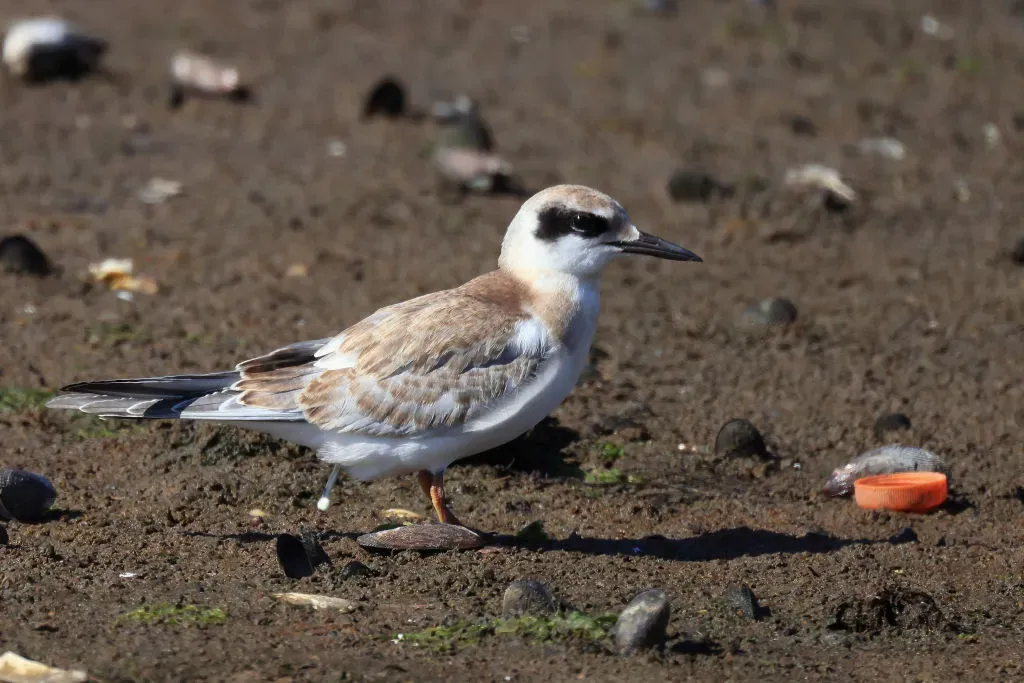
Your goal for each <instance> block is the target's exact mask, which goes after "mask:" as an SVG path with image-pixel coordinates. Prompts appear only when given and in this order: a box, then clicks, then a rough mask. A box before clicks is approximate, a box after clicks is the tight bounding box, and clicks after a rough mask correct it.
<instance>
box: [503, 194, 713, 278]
mask: <svg viewBox="0 0 1024 683" xmlns="http://www.w3.org/2000/svg"><path fill="white" fill-rule="evenodd" d="M623 254H642V255H645V256H654V257H657V258H663V259H669V260H671V261H698V262H699V261H700V260H701V258H700V257H699V256H697V255H696V254H694V253H693V252H692V251H690V250H689V249H684V248H683V247H680V246H678V245H676V244H673V243H671V242H669V241H667V240H664V239H662V238H660V237H655V236H654V235H650V234H647V233H645V232H641V231H640V230H639V229H637V227H636V226H635V225H633V222H632V221H631V220H630V218H629V214H627V213H626V210H625V209H623V208H622V205H621V204H619V203H618V202H617V201H615V200H614V199H612V198H611V197H609V196H608V195H606V194H604V193H603V192H598V191H597V190H594V189H591V188H589V187H584V186H582V185H555V186H554V187H549V188H547V189H546V190H541V191H540V192H538V193H537V194H535V195H533V196H532V197H530V199H528V200H527V201H526V202H525V203H524V204H523V206H522V208H520V209H519V212H518V213H517V214H516V215H515V217H514V218H513V219H512V222H511V223H510V224H509V226H508V231H507V232H506V233H505V239H504V241H503V242H502V246H501V257H500V258H499V261H498V263H499V265H500V266H501V268H503V269H505V270H508V271H510V272H520V273H529V272H536V273H561V274H567V275H573V276H576V277H583V278H591V277H596V276H598V275H600V273H601V271H602V270H603V269H604V267H605V266H606V265H608V263H610V262H611V261H613V260H614V259H616V258H618V257H619V256H622V255H623Z"/></svg>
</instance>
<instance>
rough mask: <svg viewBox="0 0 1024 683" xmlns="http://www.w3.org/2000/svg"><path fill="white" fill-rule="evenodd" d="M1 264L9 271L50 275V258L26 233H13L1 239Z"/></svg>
mask: <svg viewBox="0 0 1024 683" xmlns="http://www.w3.org/2000/svg"><path fill="white" fill-rule="evenodd" d="M0 264H3V268H4V270H6V271H7V272H9V273H19V274H22V275H38V276H40V277H42V276H43V275H48V274H49V273H50V271H51V270H52V269H51V267H50V260H49V259H48V258H46V254H44V253H43V250H42V249H40V248H39V246H38V245H37V244H36V243H35V242H33V241H32V240H30V239H29V238H27V237H25V236H24V235H11V236H10V237H5V238H3V239H2V240H0Z"/></svg>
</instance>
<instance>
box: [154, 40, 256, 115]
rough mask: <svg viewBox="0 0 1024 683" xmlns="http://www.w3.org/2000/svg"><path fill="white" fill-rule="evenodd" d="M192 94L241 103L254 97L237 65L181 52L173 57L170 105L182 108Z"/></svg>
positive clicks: (197, 54)
mask: <svg viewBox="0 0 1024 683" xmlns="http://www.w3.org/2000/svg"><path fill="white" fill-rule="evenodd" d="M189 94H194V95H204V96H207V97H225V98H228V99H231V100H235V101H239V102H241V101H245V100H248V99H249V98H250V96H251V92H250V90H249V88H248V87H246V86H245V85H243V84H242V77H241V75H240V74H239V71H238V69H237V68H236V67H233V66H230V65H228V64H225V63H224V62H221V61H219V60H216V59H214V58H213V57H208V56H206V55H201V54H199V53H197V52H188V51H181V52H178V53H177V54H175V55H174V56H173V57H172V58H171V100H170V105H171V107H172V108H175V107H180V106H181V105H182V103H183V102H184V101H185V97H186V95H189Z"/></svg>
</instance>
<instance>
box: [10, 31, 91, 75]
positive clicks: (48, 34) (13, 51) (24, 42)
mask: <svg viewBox="0 0 1024 683" xmlns="http://www.w3.org/2000/svg"><path fill="white" fill-rule="evenodd" d="M73 31H74V27H72V26H71V24H69V23H68V22H66V21H64V20H63V19H60V18H59V17H37V18H34V19H22V20H21V21H16V22H14V23H13V24H11V26H10V28H9V29H7V35H6V36H5V37H4V56H3V59H4V64H6V65H7V67H8V68H9V69H10V70H11V71H12V72H13V73H14V74H15V75H19V76H20V75H22V74H23V73H24V70H25V68H26V66H27V64H26V61H25V60H26V58H27V57H28V53H29V51H30V50H31V49H32V48H34V47H38V46H40V45H59V44H61V43H63V42H64V41H65V40H67V37H68V36H69V35H70V34H71V33H72V32H73Z"/></svg>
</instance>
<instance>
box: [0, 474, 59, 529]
mask: <svg viewBox="0 0 1024 683" xmlns="http://www.w3.org/2000/svg"><path fill="white" fill-rule="evenodd" d="M55 500H57V490H56V489H55V488H53V484H51V483H50V480H49V479H47V478H46V477H44V476H43V475H41V474H36V473H35V472H26V471H25V470H15V469H10V468H4V469H2V470H0V519H14V520H17V521H19V522H38V521H39V520H41V519H42V518H43V516H44V515H46V513H47V512H49V510H50V507H51V506H52V505H53V502H54V501H55Z"/></svg>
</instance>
